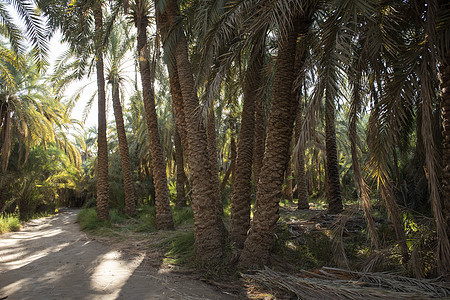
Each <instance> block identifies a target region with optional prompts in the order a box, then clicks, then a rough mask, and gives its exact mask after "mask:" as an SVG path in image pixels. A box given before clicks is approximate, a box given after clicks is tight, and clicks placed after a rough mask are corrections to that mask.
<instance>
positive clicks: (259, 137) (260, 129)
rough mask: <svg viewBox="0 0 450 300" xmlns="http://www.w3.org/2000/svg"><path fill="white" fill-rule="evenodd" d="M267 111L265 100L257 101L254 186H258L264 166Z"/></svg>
mask: <svg viewBox="0 0 450 300" xmlns="http://www.w3.org/2000/svg"><path fill="white" fill-rule="evenodd" d="M265 119H266V118H265V111H264V103H263V99H261V98H259V99H256V101H255V138H254V144H253V184H254V185H255V186H257V185H258V180H259V173H260V171H261V167H262V164H263V158H264V144H265V138H266V125H265V123H266V122H265Z"/></svg>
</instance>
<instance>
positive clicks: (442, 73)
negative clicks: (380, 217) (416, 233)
mask: <svg viewBox="0 0 450 300" xmlns="http://www.w3.org/2000/svg"><path fill="white" fill-rule="evenodd" d="M439 79H440V89H441V107H442V119H443V120H442V121H443V126H442V127H443V133H442V136H443V154H442V156H443V157H442V159H443V171H442V177H443V183H442V186H443V191H442V196H443V206H444V216H445V218H446V223H447V236H448V237H450V51H448V52H447V54H446V55H445V57H444V59H443V60H442V62H441V64H440V66H439Z"/></svg>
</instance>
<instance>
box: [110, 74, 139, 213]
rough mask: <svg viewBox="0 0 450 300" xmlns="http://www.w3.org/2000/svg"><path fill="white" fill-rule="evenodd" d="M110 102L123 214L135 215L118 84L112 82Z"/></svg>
mask: <svg viewBox="0 0 450 300" xmlns="http://www.w3.org/2000/svg"><path fill="white" fill-rule="evenodd" d="M112 86H113V92H112V95H113V97H112V101H113V109H114V118H115V120H116V130H117V136H118V138H119V153H120V160H121V162H122V176H123V188H124V191H125V213H126V214H127V215H129V216H135V215H136V196H135V194H134V187H133V180H132V176H131V166H130V150H129V149H128V142H127V135H126V133H125V125H124V123H123V113H122V105H121V104H120V94H119V84H118V83H117V82H113V84H112Z"/></svg>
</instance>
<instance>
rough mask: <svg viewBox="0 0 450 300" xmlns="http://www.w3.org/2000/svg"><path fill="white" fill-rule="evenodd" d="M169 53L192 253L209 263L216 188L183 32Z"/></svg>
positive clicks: (219, 241) (173, 16) (219, 239)
mask: <svg viewBox="0 0 450 300" xmlns="http://www.w3.org/2000/svg"><path fill="white" fill-rule="evenodd" d="M155 4H156V5H155V6H156V7H159V5H158V1H155ZM177 5H178V4H177V2H176V1H174V0H171V1H167V3H166V9H167V21H168V23H167V24H168V25H173V24H175V22H176V20H177V19H178V17H179V10H178V6H177ZM157 22H164V16H163V15H158V16H157ZM167 24H161V25H166V26H158V27H159V28H167ZM162 32H163V30H162ZM173 53H174V58H175V62H176V67H177V74H178V79H179V83H180V88H181V94H182V96H183V109H184V110H183V111H184V115H185V121H186V138H187V144H188V151H187V153H188V165H189V169H190V175H191V184H192V208H193V211H194V236H195V245H194V247H195V254H196V257H197V259H198V260H200V261H203V262H208V263H211V262H214V261H215V260H217V259H219V258H221V257H222V256H223V249H222V246H223V242H224V235H223V231H222V229H223V228H224V226H223V223H222V219H221V218H220V216H219V215H218V213H217V205H216V202H215V201H214V200H216V199H217V197H218V195H215V194H214V193H215V191H216V190H217V187H216V186H215V184H217V182H216V181H215V180H212V177H213V175H215V174H212V173H211V164H210V160H209V155H208V149H207V146H208V144H207V137H206V130H205V128H204V126H203V122H201V119H200V118H201V115H200V114H199V112H198V107H199V101H198V98H197V93H196V90H195V82H194V77H193V72H192V67H191V64H190V61H189V58H188V48H187V42H186V38H185V36H184V33H183V32H180V33H179V36H178V40H177V43H176V45H175V47H174V49H173ZM175 109H176V108H175ZM177 115H178V113H177ZM220 223H222V225H221V224H220Z"/></svg>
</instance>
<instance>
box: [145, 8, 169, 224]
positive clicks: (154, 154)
mask: <svg viewBox="0 0 450 300" xmlns="http://www.w3.org/2000/svg"><path fill="white" fill-rule="evenodd" d="M136 25H137V31H138V41H137V42H138V45H137V47H138V55H139V70H140V74H141V82H142V95H143V98H144V109H145V119H146V121H147V129H148V136H149V141H150V155H151V158H152V174H153V181H154V184H155V206H156V227H157V228H158V229H173V228H174V225H173V219H172V212H171V210H170V201H169V189H168V187H167V174H166V166H165V163H164V156H163V151H162V147H161V141H160V139H159V129H158V118H157V114H156V108H155V97H154V89H153V80H152V76H151V70H150V61H149V51H148V44H147V25H148V20H147V19H146V18H145V17H144V16H142V18H141V19H140V20H138V22H136Z"/></svg>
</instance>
